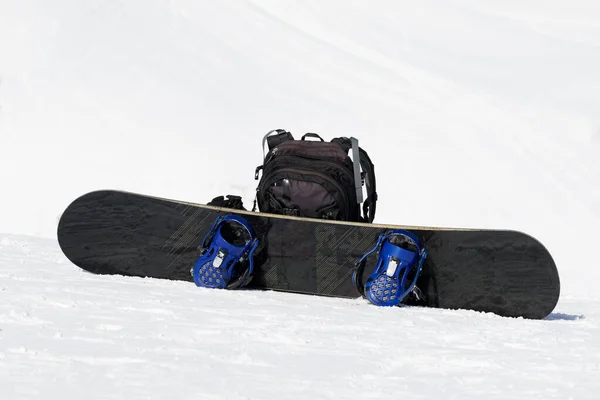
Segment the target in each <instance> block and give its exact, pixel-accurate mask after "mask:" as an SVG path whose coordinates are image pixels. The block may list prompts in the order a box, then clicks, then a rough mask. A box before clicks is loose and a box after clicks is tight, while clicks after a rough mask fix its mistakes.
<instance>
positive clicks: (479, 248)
mask: <svg viewBox="0 0 600 400" xmlns="http://www.w3.org/2000/svg"><path fill="white" fill-rule="evenodd" d="M229 213H233V214H238V215H241V216H243V217H244V218H245V219H246V220H247V221H249V222H250V223H251V225H252V226H253V228H254V229H255V231H256V233H257V236H258V238H259V239H260V241H261V245H260V247H259V250H258V251H257V254H256V255H255V256H256V262H255V272H254V275H253V276H254V278H253V280H252V282H251V283H250V285H249V287H250V288H259V289H271V290H280V291H285V292H296V293H306V294H313V295H324V296H336V297H347V298H357V297H359V296H360V294H359V293H358V291H357V290H356V289H355V288H354V286H353V285H352V279H351V277H352V271H353V269H354V266H355V263H356V261H357V260H358V259H360V257H361V256H362V255H363V254H364V253H365V252H366V251H368V250H370V249H371V248H372V247H373V246H374V245H375V243H376V241H377V238H378V236H379V234H380V233H382V232H385V231H387V230H389V229H394V228H401V229H407V230H410V231H411V232H413V233H414V234H416V235H417V236H418V237H419V238H420V239H421V241H422V243H423V246H424V247H425V248H426V249H427V251H428V256H427V258H426V260H425V263H424V265H423V271H422V274H421V276H420V278H419V280H418V282H417V286H418V287H419V288H420V289H421V291H422V292H423V294H424V295H425V299H424V300H421V302H420V303H419V304H420V305H424V306H427V307H440V308H449V309H470V310H476V311H486V312H493V313H496V314H498V315H502V316H510V317H519V316H522V317H525V318H534V319H541V318H544V317H546V316H547V315H548V314H550V312H551V311H552V310H553V309H554V307H555V305H556V303H557V301H558V297H559V292H560V282H559V276H558V271H557V269H556V266H555V264H554V261H553V260H552V257H551V256H550V254H549V253H548V251H547V250H546V249H545V248H544V246H543V245H541V244H540V243H539V242H538V241H537V240H535V239H534V238H532V237H531V236H528V235H526V234H524V233H521V232H516V231H501V230H497V231H496V230H467V229H440V228H425V227H404V226H392V225H377V224H361V223H348V222H332V221H324V220H314V219H301V218H295V217H285V216H281V215H272V214H261V213H255V212H246V211H240V210H231V209H224V208H218V207H212V206H206V205H201V204H192V203H187V202H179V201H174V200H167V199H160V198H155V197H150V196H144V195H139V194H134V193H127V192H120V191H110V190H105V191H97V192H92V193H88V194H85V195H83V196H82V197H80V198H78V199H76V200H75V201H74V202H73V203H71V204H70V205H69V207H68V208H67V209H66V210H65V212H64V213H63V215H62V217H61V219H60V222H59V225H58V241H59V243H60V247H61V248H62V251H63V252H64V254H65V255H66V256H67V257H68V258H69V259H70V260H71V261H72V262H73V263H74V264H75V265H77V266H79V267H81V268H83V269H85V270H87V271H90V272H92V273H97V274H118V275H127V276H140V277H153V278H163V279H173V280H184V281H190V282H191V283H192V284H193V280H192V276H191V274H190V269H191V267H192V266H193V265H194V263H195V262H196V260H197V259H198V257H199V256H200V252H199V249H198V247H199V246H200V244H201V243H202V240H203V238H204V236H205V235H206V233H207V232H208V231H209V230H210V228H211V226H212V224H213V222H214V221H215V219H216V218H217V216H219V215H223V214H229ZM371 258H372V259H371ZM375 261H376V259H375V256H370V257H369V259H368V262H369V263H370V265H373V264H374V263H375ZM371 270H372V268H369V267H367V268H366V269H365V276H366V275H367V274H368V273H369V272H370V271H371Z"/></svg>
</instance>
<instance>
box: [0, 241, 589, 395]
mask: <svg viewBox="0 0 600 400" xmlns="http://www.w3.org/2000/svg"><path fill="white" fill-rule="evenodd" d="M599 306H600V299H581V298H573V297H569V298H563V299H561V301H560V303H559V305H558V306H557V308H556V310H555V311H554V312H553V313H552V314H551V315H550V316H549V317H548V318H547V319H546V320H542V321H532V320H524V319H521V318H516V319H515V318H502V317H498V316H496V315H493V314H488V313H478V312H471V311H464V310H455V311H453V310H440V309H427V308H407V307H405V308H396V309H387V308H378V307H374V306H372V305H369V304H368V303H366V302H365V301H364V300H362V299H355V300H347V299H330V298H320V297H313V296H305V295H294V294H284V293H275V292H269V291H265V292H260V291H212V290H203V289H199V288H196V287H195V286H194V285H193V284H191V283H186V282H171V281H163V280H156V279H141V278H129V277H119V276H95V275H92V274H89V273H87V272H84V271H81V270H79V269H77V268H76V267H74V266H73V265H72V264H71V263H70V262H69V261H68V260H66V259H65V258H64V256H63V255H62V253H61V252H60V249H59V248H58V245H57V244H56V243H55V242H54V241H52V240H47V239H36V238H30V237H25V236H15V235H0V393H2V394H3V395H2V397H3V398H6V399H47V398H61V399H80V398H86V399H126V398H127V399H144V398H148V399H150V398H153V399H154V398H181V399H192V398H194V399H196V398H198V399H212V398H215V399H217V398H218V399H228V398H231V399H288V398H289V399H295V398H307V399H308V398H315V399H320V398H323V399H340V398H373V399H378V398H383V397H385V396H389V395H390V393H397V394H398V395H400V394H402V395H403V396H407V397H409V398H423V399H425V398H448V399H465V398H473V399H476V398H481V397H484V396H485V397H486V398H490V399H522V398H529V399H532V398H535V399H569V398H573V399H593V398H596V395H597V392H598V390H600V383H599V382H598V379H597V377H598V376H599V375H598V373H600V369H599V365H600V329H599V327H600V312H599V311H598V308H599Z"/></svg>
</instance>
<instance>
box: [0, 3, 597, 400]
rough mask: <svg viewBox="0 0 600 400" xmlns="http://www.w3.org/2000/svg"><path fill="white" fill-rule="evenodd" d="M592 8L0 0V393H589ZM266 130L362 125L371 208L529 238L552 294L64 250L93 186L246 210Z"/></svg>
mask: <svg viewBox="0 0 600 400" xmlns="http://www.w3.org/2000/svg"><path fill="white" fill-rule="evenodd" d="M596 3H597V2H596V1H593V0H579V1H572V2H570V3H569V5H568V7H567V6H565V3H564V2H559V1H556V0H553V1H546V2H544V6H543V7H541V6H540V4H539V2H536V1H533V0H521V1H515V0H510V1H509V0H505V1H502V2H480V1H475V0H453V1H442V0H423V1H420V2H419V3H418V4H414V5H411V4H407V3H403V2H395V1H384V0H378V1H372V2H369V3H367V2H348V1H344V2H342V1H340V0H331V1H328V2H322V1H318V0H304V1H302V2H292V1H275V0H260V1H259V0H252V1H246V2H241V1H233V0H232V1H222V2H208V1H193V0H170V1H166V0H152V1H148V0H145V1H142V0H129V1H127V2H99V1H95V0H78V1H75V0H55V1H53V2H51V3H49V2H44V1H42V0H20V1H18V2H16V1H13V2H1V3H0V180H1V181H2V190H1V194H2V196H0V233H2V234H0V393H2V398H3V399H4V398H7V399H36V398H61V399H64V398H74V399H75V398H83V397H85V398H98V399H100V398H101V399H109V398H118V399H122V398H165V397H167V396H169V397H171V396H172V397H173V398H202V399H204V398H206V399H209V398H251V399H255V398H260V399H263V398H381V397H383V396H385V395H386V394H392V393H393V394H394V395H397V396H407V397H410V398H460V399H465V398H473V399H474V398H481V397H483V396H486V397H488V398H502V399H508V398H543V399H550V398H560V399H568V398H573V399H592V398H596V397H597V394H596V392H597V391H598V389H600V387H599V386H600V384H599V383H598V380H597V376H599V372H600V368H599V365H600V360H599V358H600V356H599V354H600V339H598V338H600V335H599V332H598V329H599V326H600V315H599V314H600V312H599V311H598V310H599V309H600V307H599V305H600V304H599V303H600V296H599V295H598V293H597V290H596V286H597V285H596V283H597V282H598V280H599V279H600V265H598V262H597V261H596V257H595V256H594V253H593V251H592V250H593V249H594V248H596V247H597V244H596V239H597V234H595V231H594V228H597V227H598V226H600V185H598V182H600V161H599V160H600V119H599V117H598V107H599V106H600V75H599V74H598V73H597V71H599V70H600V45H599V44H600V7H598V5H597V4H596ZM275 128H285V129H289V130H291V131H292V133H293V134H294V135H295V136H296V137H299V136H301V135H302V134H303V133H305V132H317V133H320V134H322V135H323V136H324V137H325V138H326V139H330V138H333V137H336V136H355V137H357V138H358V139H359V140H360V142H361V146H362V147H363V148H365V149H366V150H367V151H368V152H369V154H370V156H371V158H372V159H373V161H374V163H375V168H376V174H377V178H378V192H379V199H380V200H379V203H378V210H377V217H376V222H387V223H397V224H406V225H426V226H428V225H438V226H457V227H482V228H509V229H517V230H522V231H525V232H527V233H529V234H531V235H533V236H535V237H536V238H538V239H539V240H540V241H542V242H543V243H544V244H545V245H546V246H547V248H548V249H549V250H550V252H551V253H552V255H553V256H554V258H555V260H556V262H557V265H558V268H559V273H560V277H561V283H562V291H561V299H560V301H559V304H558V306H557V308H556V309H555V310H554V312H553V313H552V314H551V315H550V316H549V317H548V318H547V319H546V320H544V321H527V320H522V319H509V318H500V317H497V316H494V315H490V314H482V313H474V312H468V311H448V310H434V309H410V308H403V309H395V310H388V309H379V308H376V307H373V306H370V305H368V304H366V303H365V302H364V301H362V300H358V299H357V300H340V299H323V298H313V297H308V296H299V295H286V294H282V293H262V292H248V291H244V292H224V291H216V292H215V291H205V290H200V289H198V288H196V287H194V286H193V285H189V284H185V283H181V282H180V283H175V282H164V281H156V280H151V279H146V280H144V279H134V278H123V277H97V276H93V275H90V274H86V273H84V272H82V271H80V270H78V269H77V268H75V267H74V266H73V265H72V264H70V263H69V262H68V261H67V260H66V259H65V258H64V256H63V255H62V254H61V252H60V250H59V249H58V247H57V244H56V240H55V232H56V224H57V221H58V218H59V217H60V214H61V212H62V210H63V209H64V208H65V207H66V206H67V205H68V204H69V202H70V201H72V200H73V199H74V198H75V197H77V196H79V195H80V194H82V193H84V192H87V191H91V190H95V189H100V188H116V189H123V190H128V191H134V192H141V193H147V194H151V195H157V196H161V197H170V198H175V199H180V200H187V201H196V202H206V201H208V200H210V199H212V198H213V197H214V196H217V195H220V194H227V193H231V194H240V195H242V196H243V198H244V201H245V204H246V206H247V207H249V206H251V203H252V199H253V196H254V189H255V182H254V180H253V175H254V174H253V172H254V168H255V167H256V166H257V165H259V164H260V162H261V156H262V150H261V148H260V141H261V139H262V136H263V135H264V134H265V133H266V132H267V131H269V130H271V129H275Z"/></svg>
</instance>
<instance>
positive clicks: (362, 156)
mask: <svg viewBox="0 0 600 400" xmlns="http://www.w3.org/2000/svg"><path fill="white" fill-rule="evenodd" d="M331 142H333V143H337V144H339V145H340V146H341V147H342V149H343V150H344V151H345V152H346V153H348V152H350V151H351V150H352V152H353V155H352V159H353V162H354V163H355V164H354V165H355V169H356V167H357V166H358V164H356V162H357V159H358V162H359V163H360V168H361V169H362V172H361V174H360V176H361V182H360V183H358V182H357V183H356V186H357V191H358V190H359V189H360V190H361V196H360V197H358V198H359V199H360V198H361V197H362V185H363V184H364V185H366V187H367V198H366V199H365V201H364V203H363V216H362V219H363V221H364V222H373V220H374V219H375V204H376V203H377V191H376V182H375V166H374V165H373V162H372V161H371V158H370V157H369V155H368V154H367V152H366V151H365V150H363V149H362V148H361V147H359V146H358V140H357V139H355V138H347V137H339V138H335V139H332V140H331ZM353 142H354V143H353ZM353 144H354V146H353ZM353 147H354V149H353ZM356 149H358V157H356V154H355V153H356Z"/></svg>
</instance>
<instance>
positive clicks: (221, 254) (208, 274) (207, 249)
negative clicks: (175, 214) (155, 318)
mask: <svg viewBox="0 0 600 400" xmlns="http://www.w3.org/2000/svg"><path fill="white" fill-rule="evenodd" d="M226 222H234V223H235V224H237V225H240V226H239V229H243V230H245V231H246V232H247V234H248V236H249V238H250V239H249V240H248V241H247V242H246V243H245V244H244V245H243V246H236V245H234V244H232V243H229V242H228V241H227V240H225V238H224V237H223V235H222V232H221V229H222V228H223V225H224V224H225V223H226ZM258 243H259V241H258V239H257V238H256V234H255V233H254V229H252V226H250V224H249V223H248V221H246V220H245V219H244V218H242V217H239V216H237V215H232V214H227V215H224V216H221V217H218V218H217V219H216V220H215V222H214V223H213V225H212V227H211V229H210V230H209V231H208V233H207V234H206V236H205V237H204V239H203V241H202V254H201V256H200V258H199V259H198V261H196V263H195V264H194V267H193V268H192V271H191V272H192V277H193V278H194V283H195V284H196V286H200V287H206V288H215V289H235V288H239V287H242V286H245V285H247V284H248V283H249V282H250V280H251V279H252V272H253V270H254V260H253V258H254V257H253V256H254V251H255V250H256V248H257V247H258ZM246 261H247V265H248V266H247V268H246V269H245V270H243V271H240V270H239V268H236V265H237V264H238V263H241V262H246Z"/></svg>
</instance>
